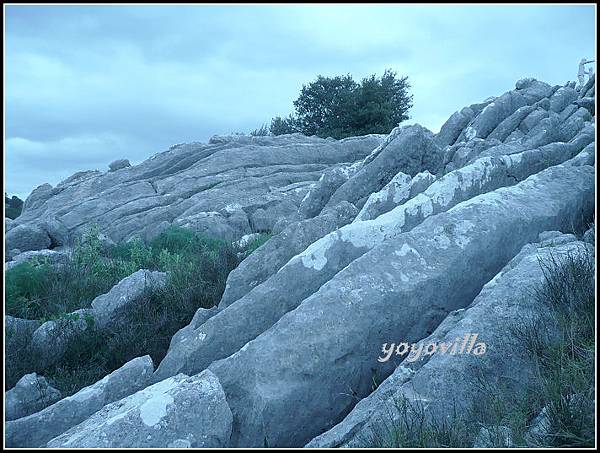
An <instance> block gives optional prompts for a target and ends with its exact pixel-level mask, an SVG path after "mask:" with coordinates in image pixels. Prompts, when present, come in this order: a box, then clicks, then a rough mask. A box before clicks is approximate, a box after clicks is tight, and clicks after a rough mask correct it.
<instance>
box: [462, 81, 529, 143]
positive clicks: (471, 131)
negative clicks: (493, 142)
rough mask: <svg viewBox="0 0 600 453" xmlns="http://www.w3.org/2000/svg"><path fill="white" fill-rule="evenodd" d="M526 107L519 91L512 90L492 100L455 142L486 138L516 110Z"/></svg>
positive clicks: (525, 102)
mask: <svg viewBox="0 0 600 453" xmlns="http://www.w3.org/2000/svg"><path fill="white" fill-rule="evenodd" d="M525 105H527V100H526V98H525V97H524V96H523V94H522V92H521V90H513V91H509V92H508V93H505V94H503V95H502V96H500V97H498V98H496V99H494V101H493V102H491V103H490V104H488V105H487V106H486V107H485V108H484V109H483V110H482V112H481V113H480V114H479V115H477V116H476V117H475V118H474V119H473V121H471V124H469V126H468V127H467V128H465V130H464V131H463V132H462V133H461V135H460V136H459V138H458V139H457V142H460V141H469V140H472V139H474V138H486V137H487V136H488V135H489V134H490V133H491V132H492V131H493V130H494V129H495V128H496V127H497V126H498V125H499V124H500V123H501V122H502V121H503V120H504V119H506V118H508V117H509V116H510V115H512V114H513V113H514V112H515V111H516V110H517V109H518V108H520V107H523V106H525Z"/></svg>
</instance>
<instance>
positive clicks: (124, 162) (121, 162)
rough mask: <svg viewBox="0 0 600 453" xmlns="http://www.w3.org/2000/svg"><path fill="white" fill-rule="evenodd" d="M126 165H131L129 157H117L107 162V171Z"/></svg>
mask: <svg viewBox="0 0 600 453" xmlns="http://www.w3.org/2000/svg"><path fill="white" fill-rule="evenodd" d="M127 167H131V164H130V163H129V159H117V160H114V161H112V162H111V163H110V164H108V168H109V171H117V170H121V169H122V168H127Z"/></svg>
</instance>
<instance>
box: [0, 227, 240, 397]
mask: <svg viewBox="0 0 600 453" xmlns="http://www.w3.org/2000/svg"><path fill="white" fill-rule="evenodd" d="M237 264H238V258H237V256H236V253H235V251H234V249H233V247H232V246H231V244H229V243H228V242H225V241H222V240H220V239H215V238H210V237H207V236H204V235H202V234H200V233H197V232H194V231H191V230H187V229H184V228H177V227H172V228H169V229H168V230H166V231H165V232H163V233H162V234H160V235H158V236H157V237H155V238H154V239H153V240H151V241H150V242H149V243H144V242H143V241H141V240H140V239H133V240H131V241H129V242H127V243H122V244H117V245H114V246H112V247H109V248H107V249H105V248H103V246H102V242H101V241H100V240H99V238H98V230H97V228H91V229H90V231H89V232H87V233H86V234H84V235H83V237H82V238H81V239H80V240H79V241H77V242H76V244H75V247H74V250H73V253H72V255H71V257H70V259H69V260H68V262H67V263H66V264H65V265H62V266H56V267H53V266H50V265H48V264H47V263H42V262H29V263H24V264H21V265H18V266H15V267H14V268H13V269H10V270H9V271H8V272H7V273H6V281H7V291H6V310H7V313H8V314H11V315H13V316H17V317H21V318H28V319H40V320H42V321H46V320H50V319H67V318H68V317H70V316H71V315H70V314H69V313H70V312H72V311H74V310H77V309H79V308H86V307H89V306H90V303H91V302H92V300H93V299H94V298H95V297H96V296H98V295H100V294H104V293H106V292H108V291H109V290H110V289H111V288H112V287H113V286H114V285H115V284H116V283H118V282H119V281H120V280H122V279H123V278H125V277H126V276H128V275H131V274H132V273H133V272H135V271H137V270H138V269H149V270H159V271H164V272H168V273H169V278H168V280H167V283H166V285H165V286H164V287H162V288H158V289H154V290H152V291H146V292H145V293H144V294H143V295H142V296H141V297H140V298H139V299H138V300H137V301H136V310H127V311H126V312H123V313H121V314H118V315H117V319H119V320H120V322H119V326H118V327H116V328H114V329H113V330H111V331H101V332H99V331H97V330H96V329H95V326H94V322H93V319H91V317H88V319H86V322H87V323H88V329H87V330H86V331H85V332H83V333H82V334H81V335H80V336H79V337H78V340H77V341H75V342H73V344H72V345H71V346H70V348H69V350H68V351H67V353H66V354H65V356H64V357H63V359H62V360H61V362H60V364H58V365H56V366H52V367H48V368H46V369H36V366H35V364H36V362H37V361H36V360H35V357H33V356H32V355H31V354H30V353H29V352H23V353H22V354H23V361H24V362H26V364H22V365H23V366H22V367H20V370H18V372H17V370H9V369H7V370H6V377H7V388H9V387H10V386H12V385H14V383H16V380H17V379H18V378H20V377H21V376H22V374H23V372H30V371H36V372H38V373H40V374H42V375H44V376H46V377H47V378H48V379H49V380H50V381H51V383H53V385H55V387H56V388H58V389H59V390H61V391H62V392H63V394H64V395H69V394H72V393H74V392H76V391H78V390H79V389H81V388H82V387H84V386H87V385H90V384H92V383H94V382H96V381H97V380H98V379H100V378H102V377H103V376H105V375H106V374H108V373H110V372H111V371H113V370H115V369H117V368H119V367H120V366H122V365H123V364H124V363H126V362H127V361H129V360H131V359H133V358H135V357H139V356H141V355H145V354H150V356H151V357H152V359H153V361H154V363H155V364H158V363H159V362H160V360H162V358H163V357H164V355H165V354H166V352H167V350H168V347H169V343H170V340H171V337H172V336H173V335H174V334H175V333H176V332H177V331H178V330H179V329H181V328H182V327H184V326H185V325H187V324H188V323H189V322H190V320H191V319H192V317H193V316H194V313H195V312H196V310H197V309H198V308H200V307H203V308H210V307H212V306H214V305H216V304H218V302H219V301H220V298H221V295H222V294H223V291H224V289H225V282H226V280H227V276H228V274H229V272H230V271H231V270H232V269H233V268H235V267H236V266H237ZM9 377H10V379H8V378H9ZM9 380H10V382H8V381H9Z"/></svg>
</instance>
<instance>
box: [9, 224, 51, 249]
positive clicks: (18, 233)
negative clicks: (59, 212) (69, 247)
mask: <svg viewBox="0 0 600 453" xmlns="http://www.w3.org/2000/svg"><path fill="white" fill-rule="evenodd" d="M4 244H5V247H6V250H11V249H19V250H20V251H22V252H26V251H29V250H43V249H47V248H49V247H50V244H52V241H51V240H50V237H49V236H48V233H47V232H46V231H45V230H44V229H42V228H41V227H39V226H37V225H34V224H20V225H17V226H15V227H14V228H11V229H10V231H8V232H7V233H6V236H5V238H4Z"/></svg>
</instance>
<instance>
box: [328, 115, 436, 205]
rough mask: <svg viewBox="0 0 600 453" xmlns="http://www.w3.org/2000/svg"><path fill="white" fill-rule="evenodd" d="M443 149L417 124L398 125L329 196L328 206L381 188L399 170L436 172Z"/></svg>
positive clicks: (360, 197)
mask: <svg viewBox="0 0 600 453" xmlns="http://www.w3.org/2000/svg"><path fill="white" fill-rule="evenodd" d="M442 160H443V152H442V149H441V147H440V146H439V145H438V144H437V142H436V141H435V140H434V136H433V134H432V133H431V132H430V131H428V130H427V129H425V128H423V127H421V126H419V125H414V126H406V127H404V128H401V129H400V131H399V132H398V133H397V136H396V137H395V138H394V139H393V140H392V141H390V142H389V143H388V144H387V146H385V147H383V148H382V149H381V151H380V152H379V153H378V154H377V155H376V156H375V157H373V158H372V160H371V161H370V162H368V163H366V162H367V160H365V164H364V166H363V167H362V168H361V169H360V170H358V172H357V173H356V174H355V175H354V176H352V177H351V178H350V179H349V180H348V181H347V182H345V183H344V184H342V185H341V186H340V187H339V189H337V190H336V191H335V193H334V194H333V195H332V196H331V198H330V200H329V201H328V202H327V206H335V205H336V204H338V203H339V202H340V201H349V202H351V203H353V204H355V205H356V206H357V207H359V204H358V201H359V200H361V199H363V198H364V199H365V201H366V197H368V196H369V195H370V194H371V193H373V192H377V191H378V190H381V189H382V188H383V187H384V186H385V185H386V184H387V183H388V182H389V181H390V180H391V179H392V178H393V177H394V176H395V175H396V174H397V173H398V172H403V173H406V174H409V175H411V176H413V175H416V174H417V173H419V172H422V171H425V170H428V171H430V172H431V173H437V171H438V170H439V169H440V167H441V165H442Z"/></svg>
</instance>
